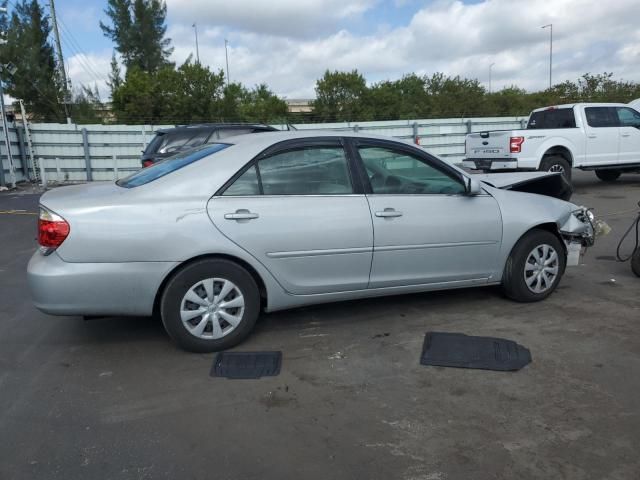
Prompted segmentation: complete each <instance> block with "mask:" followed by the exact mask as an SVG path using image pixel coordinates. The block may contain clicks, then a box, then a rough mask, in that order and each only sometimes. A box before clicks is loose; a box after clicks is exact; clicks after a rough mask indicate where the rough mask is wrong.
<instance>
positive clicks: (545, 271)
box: [502, 230, 566, 302]
mask: <svg viewBox="0 0 640 480" xmlns="http://www.w3.org/2000/svg"><path fill="white" fill-rule="evenodd" d="M565 266H566V255H565V252H564V248H563V246H562V243H561V242H560V240H559V239H558V238H557V237H556V236H555V235H554V234H552V233H551V232H547V231H546V230H532V231H530V232H529V233H527V234H526V235H524V236H523V237H522V238H521V239H520V240H519V241H518V243H516V245H515V247H513V250H512V251H511V254H510V255H509V258H508V259H507V264H506V265H505V269H504V275H503V278H502V287H503V290H504V292H505V294H506V295H507V297H509V298H511V299H512V300H515V301H517V302H536V301H539V300H543V299H545V298H547V297H548V296H549V295H551V293H552V292H553V291H554V290H555V289H556V287H557V286H558V283H559V282H560V279H561V278H562V275H563V274H564V269H565Z"/></svg>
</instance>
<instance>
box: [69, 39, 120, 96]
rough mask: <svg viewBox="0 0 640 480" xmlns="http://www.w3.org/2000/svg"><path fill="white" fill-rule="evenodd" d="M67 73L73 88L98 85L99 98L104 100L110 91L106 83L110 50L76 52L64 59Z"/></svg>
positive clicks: (109, 69)
mask: <svg viewBox="0 0 640 480" xmlns="http://www.w3.org/2000/svg"><path fill="white" fill-rule="evenodd" d="M66 63H67V73H68V75H69V78H70V79H71V83H72V85H73V87H74V88H76V87H79V86H81V85H85V86H87V87H91V88H93V87H94V86H97V87H98V91H99V92H100V98H101V99H102V100H103V101H105V100H107V99H108V98H109V95H110V91H109V87H108V85H107V79H108V78H109V72H110V71H111V52H110V51H104V52H101V53H88V54H76V55H73V56H71V57H68V58H67V59H66Z"/></svg>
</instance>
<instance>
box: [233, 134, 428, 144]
mask: <svg viewBox="0 0 640 480" xmlns="http://www.w3.org/2000/svg"><path fill="white" fill-rule="evenodd" d="M331 137H333V138H363V139H367V138H370V139H373V140H387V141H393V142H399V143H404V144H407V145H411V146H413V147H416V145H414V144H413V143H412V142H410V141H407V140H404V139H402V138H397V137H390V136H385V135H376V134H371V133H356V132H345V131H335V130H278V131H274V132H264V133H261V134H260V135H234V136H233V137H227V138H224V139H222V140H220V143H228V144H232V145H246V146H255V147H256V148H259V147H264V148H266V147H268V146H270V145H274V144H276V143H279V142H284V141H286V140H296V139H305V138H331ZM416 148H419V147H416Z"/></svg>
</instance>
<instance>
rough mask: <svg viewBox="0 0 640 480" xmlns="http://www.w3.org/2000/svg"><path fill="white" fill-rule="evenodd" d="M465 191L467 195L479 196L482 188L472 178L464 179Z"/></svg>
mask: <svg viewBox="0 0 640 480" xmlns="http://www.w3.org/2000/svg"><path fill="white" fill-rule="evenodd" d="M465 191H466V194H467V195H470V196H473V195H480V194H481V193H482V186H481V185H480V182H479V181H478V180H476V179H475V178H472V177H466V178H465Z"/></svg>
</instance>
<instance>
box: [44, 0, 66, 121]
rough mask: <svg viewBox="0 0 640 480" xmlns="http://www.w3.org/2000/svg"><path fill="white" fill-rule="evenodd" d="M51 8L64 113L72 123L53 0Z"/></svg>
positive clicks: (50, 4) (50, 3)
mask: <svg viewBox="0 0 640 480" xmlns="http://www.w3.org/2000/svg"><path fill="white" fill-rule="evenodd" d="M49 9H50V10H51V26H52V27H53V35H54V38H55V40H56V50H57V52H56V53H57V54H58V63H59V66H58V67H59V73H60V80H62V94H63V95H64V98H63V99H62V104H63V106H64V115H65V117H67V123H71V117H70V116H69V107H68V105H67V100H68V99H69V84H68V83H67V72H66V70H65V68H64V57H63V56H62V46H61V45H60V32H58V21H57V20H56V7H55V5H54V3H53V0H49Z"/></svg>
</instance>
